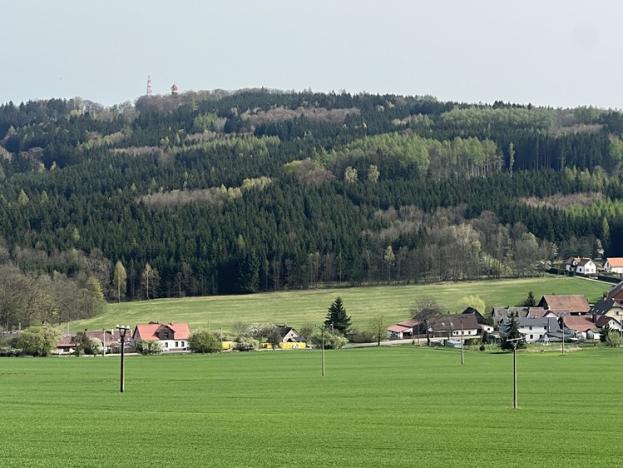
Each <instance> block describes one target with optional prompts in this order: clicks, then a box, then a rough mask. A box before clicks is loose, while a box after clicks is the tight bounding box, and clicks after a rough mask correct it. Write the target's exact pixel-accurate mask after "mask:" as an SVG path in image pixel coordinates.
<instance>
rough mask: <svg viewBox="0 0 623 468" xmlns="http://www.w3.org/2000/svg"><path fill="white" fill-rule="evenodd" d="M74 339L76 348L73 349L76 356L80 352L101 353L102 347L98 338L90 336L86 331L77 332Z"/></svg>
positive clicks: (80, 353)
mask: <svg viewBox="0 0 623 468" xmlns="http://www.w3.org/2000/svg"><path fill="white" fill-rule="evenodd" d="M75 341H76V342H77V343H78V345H77V346H76V350H75V351H74V353H75V354H76V356H80V355H82V354H90V355H95V354H101V353H102V349H103V348H104V346H103V345H102V342H101V341H100V340H99V339H97V338H91V337H90V336H88V335H87V334H86V333H79V334H78V335H77V336H76V339H75Z"/></svg>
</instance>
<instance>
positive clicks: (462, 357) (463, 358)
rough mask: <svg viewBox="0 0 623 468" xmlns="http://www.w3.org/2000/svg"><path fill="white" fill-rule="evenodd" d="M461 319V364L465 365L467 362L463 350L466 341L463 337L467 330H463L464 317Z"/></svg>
mask: <svg viewBox="0 0 623 468" xmlns="http://www.w3.org/2000/svg"><path fill="white" fill-rule="evenodd" d="M460 320H461V365H463V364H465V353H464V351H463V346H464V343H465V340H464V339H463V335H464V333H465V332H464V331H463V320H462V318H461V319H460Z"/></svg>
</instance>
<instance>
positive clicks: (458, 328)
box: [387, 282, 623, 344]
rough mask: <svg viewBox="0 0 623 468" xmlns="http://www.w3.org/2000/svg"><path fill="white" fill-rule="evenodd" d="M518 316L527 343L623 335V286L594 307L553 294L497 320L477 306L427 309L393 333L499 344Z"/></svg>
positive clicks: (496, 311)
mask: <svg viewBox="0 0 623 468" xmlns="http://www.w3.org/2000/svg"><path fill="white" fill-rule="evenodd" d="M512 317H515V320H516V321H517V325H518V328H519V332H520V333H521V335H522V336H523V338H524V340H525V341H526V342H527V343H545V344H547V343H553V342H561V341H563V340H566V341H595V340H599V339H600V335H601V334H602V333H604V332H606V331H617V332H621V331H622V327H621V323H622V321H623V282H621V283H619V284H618V285H616V286H615V287H614V288H613V289H611V290H610V291H609V293H608V294H607V295H606V296H605V297H603V298H602V300H600V301H599V302H598V303H596V304H594V305H591V304H589V302H588V300H587V299H586V297H585V296H583V295H578V294H571V295H562V294H560V295H556V294H551V295H545V296H543V297H542V298H541V300H540V301H539V302H538V304H537V305H536V306H535V307H510V306H505V307H493V310H492V311H491V318H486V317H485V316H484V315H482V314H481V313H480V312H478V311H477V310H475V309H473V308H471V307H468V308H467V309H466V310H465V311H464V312H463V313H462V314H456V315H447V314H440V313H435V312H433V313H427V312H426V311H425V312H423V313H421V314H419V315H417V316H416V317H414V318H413V319H409V320H404V321H402V322H399V323H396V324H394V325H391V326H390V327H388V329H387V332H388V336H389V338H390V339H393V340H404V339H416V338H422V337H426V338H427V339H428V340H434V341H444V342H450V343H452V342H456V341H457V340H462V339H464V340H466V339H470V338H477V337H480V338H482V337H483V336H485V337H486V338H487V339H488V340H489V341H496V340H499V339H501V338H503V337H504V336H505V333H506V331H507V330H508V326H509V322H510V321H511V319H512Z"/></svg>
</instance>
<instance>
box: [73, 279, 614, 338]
mask: <svg viewBox="0 0 623 468" xmlns="http://www.w3.org/2000/svg"><path fill="white" fill-rule="evenodd" d="M612 286H613V285H611V284H609V283H604V282H599V281H591V280H586V279H582V278H566V277H554V276H545V277H541V278H527V279H513V280H486V281H466V282H456V283H440V284H432V285H406V286H374V287H354V288H341V289H317V290H304V291H282V292H273V293H262V294H251V295H231V296H208V297H195V298H183V299H159V300H150V301H139V302H122V303H121V304H109V305H108V306H107V311H106V312H105V313H104V314H102V315H99V316H97V317H94V318H91V319H87V320H82V321H76V322H72V323H71V324H70V328H71V329H73V330H76V331H79V330H83V329H84V328H88V329H90V330H98V329H102V328H110V327H112V326H114V325H116V324H119V323H123V324H129V325H134V324H136V323H144V322H149V321H160V322H177V321H184V322H189V323H190V325H191V327H192V328H193V329H198V328H207V329H210V330H218V329H220V328H223V329H224V330H225V331H228V330H230V329H231V327H232V325H233V324H235V323H236V322H245V323H247V324H250V323H286V324H288V325H290V326H294V327H298V326H301V325H302V324H304V323H320V322H321V321H322V320H324V317H325V315H326V312H327V308H328V307H329V305H330V304H331V302H332V301H333V300H334V299H335V298H336V297H337V296H340V297H342V299H343V300H344V305H345V307H346V310H347V312H348V314H349V315H351V316H352V320H353V326H354V327H355V328H365V327H367V326H369V325H370V324H371V322H372V320H373V318H374V317H376V316H378V315H383V317H384V319H385V321H386V322H387V323H392V322H396V321H400V320H403V319H405V318H408V316H409V309H410V307H411V306H413V305H414V304H415V303H416V302H417V301H418V299H419V298H423V297H431V298H434V299H435V300H436V301H437V302H438V303H439V304H440V305H441V306H442V307H445V308H447V309H448V310H449V311H457V310H458V307H459V306H458V301H459V300H460V299H461V298H463V297H465V296H480V297H481V298H482V299H483V300H484V301H485V302H486V304H487V305H488V306H492V305H500V306H506V305H517V304H518V303H520V302H521V301H523V300H524V299H525V298H526V296H527V294H528V291H533V293H534V295H535V297H536V298H537V300H538V299H539V297H540V296H541V295H543V294H584V295H586V296H587V298H588V299H589V301H590V302H596V301H598V300H599V299H600V298H601V297H602V294H603V293H604V292H606V291H608V290H609V289H610V288H611V287H612Z"/></svg>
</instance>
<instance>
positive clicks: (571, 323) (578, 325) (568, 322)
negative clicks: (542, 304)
mask: <svg viewBox="0 0 623 468" xmlns="http://www.w3.org/2000/svg"><path fill="white" fill-rule="evenodd" d="M562 321H563V323H564V324H565V327H567V328H569V329H570V330H574V331H576V332H586V331H589V330H591V331H596V330H597V326H596V325H595V323H594V322H592V321H591V320H589V319H588V318H586V317H576V316H573V315H565V316H564V317H563V318H562Z"/></svg>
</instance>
